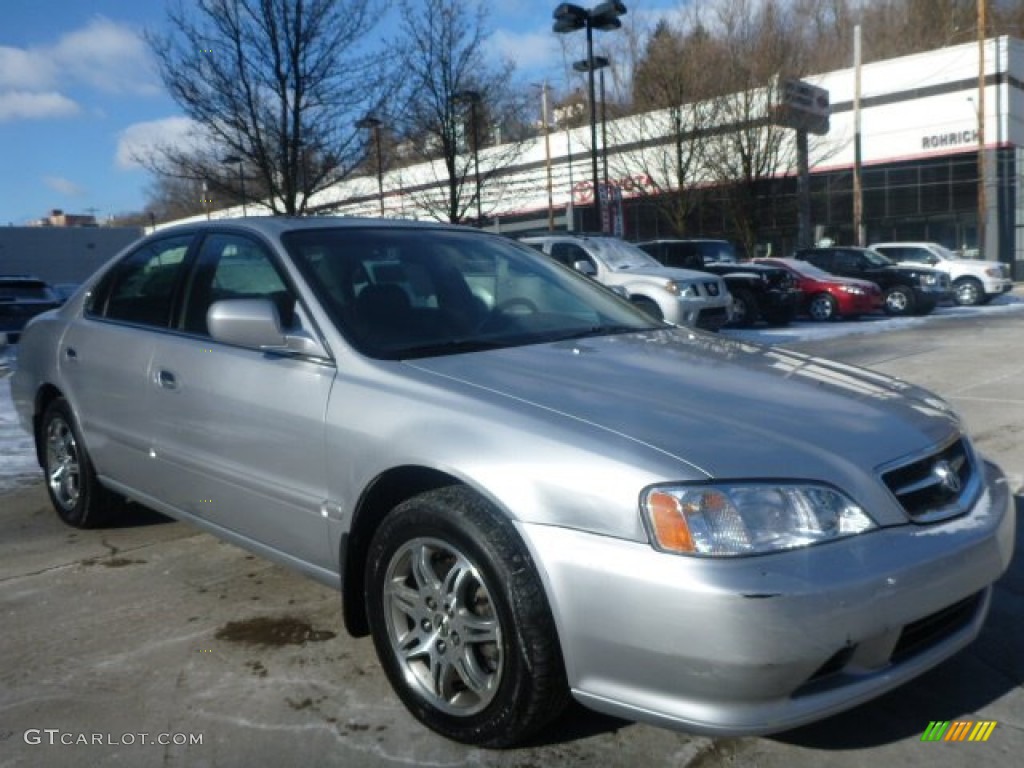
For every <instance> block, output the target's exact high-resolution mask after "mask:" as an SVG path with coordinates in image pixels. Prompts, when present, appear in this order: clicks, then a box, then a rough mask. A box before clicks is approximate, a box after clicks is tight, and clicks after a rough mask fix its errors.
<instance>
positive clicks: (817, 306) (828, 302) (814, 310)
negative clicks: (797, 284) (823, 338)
mask: <svg viewBox="0 0 1024 768" xmlns="http://www.w3.org/2000/svg"><path fill="white" fill-rule="evenodd" d="M807 314H809V315H810V316H811V319H812V320H835V319H836V318H837V317H838V316H839V302H837V301H836V300H835V299H834V298H832V297H831V296H830V295H829V294H827V293H819V294H816V295H814V296H812V297H811V300H810V302H809V303H808V304H807Z"/></svg>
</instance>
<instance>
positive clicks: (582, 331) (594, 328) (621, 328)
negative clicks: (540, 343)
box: [545, 325, 658, 341]
mask: <svg viewBox="0 0 1024 768" xmlns="http://www.w3.org/2000/svg"><path fill="white" fill-rule="evenodd" d="M657 328H658V326H655V325H652V326H650V327H647V328H643V327H641V328H637V327H635V326H632V325H591V326H589V327H587V328H577V329H575V330H572V331H566V332H563V333H553V334H551V335H550V336H548V337H547V338H546V339H545V341H569V340H571V339H586V338H590V337H593V336H613V335H615V334H620V333H641V332H643V331H653V330H657Z"/></svg>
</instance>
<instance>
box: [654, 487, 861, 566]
mask: <svg viewBox="0 0 1024 768" xmlns="http://www.w3.org/2000/svg"><path fill="white" fill-rule="evenodd" d="M640 501H641V503H640V508H641V511H642V514H643V517H644V522H645V524H646V525H647V530H648V533H649V534H650V535H651V538H652V539H653V541H654V546H655V547H656V548H657V549H660V550H662V551H665V552H675V553H678V554H689V555H704V556H708V557H733V556H737V555H759V554H764V553H766V552H777V551H780V550H786V549H795V548H797V547H806V546H809V545H811V544H819V543H822V542H826V541H835V540H837V539H842V538H846V537H847V536H856V535H857V534H860V533H864V532H865V531H869V530H871V529H872V528H875V527H876V525H875V523H874V521H872V520H871V518H870V517H868V516H867V514H866V513H865V512H864V510H862V509H861V508H860V507H858V506H857V505H856V504H855V503H854V502H853V501H851V500H850V499H849V498H848V497H847V496H845V495H844V494H842V493H840V492H839V491H837V490H835V489H832V488H829V487H827V486H824V485H815V484H810V483H799V482H792V483H790V482H785V483H773V484H760V483H733V484H723V485H718V484H715V485H678V486H667V487H666V486H660V487H655V488H648V489H647V490H646V491H645V492H644V493H643V495H642V497H641V500H640Z"/></svg>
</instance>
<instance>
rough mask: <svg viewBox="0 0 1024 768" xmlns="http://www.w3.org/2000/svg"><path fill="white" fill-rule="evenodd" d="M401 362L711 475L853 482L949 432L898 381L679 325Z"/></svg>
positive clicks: (951, 421)
mask: <svg viewBox="0 0 1024 768" xmlns="http://www.w3.org/2000/svg"><path fill="white" fill-rule="evenodd" d="M407 365H410V366H413V367H415V368H417V369H419V370H421V371H425V372H430V373H433V374H437V375H441V376H444V377H447V378H448V379H450V380H452V381H450V382H449V383H448V384H446V386H447V387H451V386H453V385H454V384H455V382H462V383H463V384H466V385H470V386H471V387H474V388H482V389H483V390H486V391H488V392H489V393H490V394H491V395H499V396H504V397H507V398H513V399H515V400H516V401H517V402H518V403H519V404H522V405H525V406H527V407H529V406H534V407H536V408H538V409H543V411H545V412H546V413H548V414H550V416H549V421H552V422H554V421H557V419H558V415H559V414H560V415H561V416H563V417H567V418H569V419H574V420H580V421H584V422H587V423H589V424H591V425H594V426H595V427H597V428H598V430H599V431H598V432H597V433H596V434H597V435H599V434H600V430H607V431H610V432H612V433H615V434H617V435H620V436H625V437H627V438H629V439H631V440H635V441H637V442H639V443H643V444H645V445H647V446H649V447H651V448H654V449H656V450H657V451H659V452H662V453H663V454H669V455H670V456H672V457H675V458H677V459H678V460H679V461H682V462H685V463H686V464H688V465H690V467H691V468H692V469H695V470H699V471H700V472H701V473H703V474H705V475H706V476H708V477H716V478H742V477H747V478H749V477H803V478H822V479H824V478H837V476H838V475H842V476H844V477H845V478H846V479H849V478H850V477H852V476H853V475H856V477H858V478H861V479H862V478H863V472H865V471H873V470H874V469H876V468H877V467H879V466H880V465H882V464H885V463H888V462H891V461H893V460H895V459H899V458H902V457H905V456H908V455H911V454H917V453H920V452H922V451H924V450H928V449H932V448H934V447H935V445H936V444H937V443H941V442H944V441H946V440H948V439H950V437H951V436H952V435H953V434H955V433H956V432H957V431H958V422H957V418H956V416H955V415H954V414H953V413H952V412H951V411H950V410H949V408H948V406H946V404H945V403H944V402H943V401H942V400H941V399H939V398H937V397H936V396H934V395H931V394H930V393H929V392H927V391H925V390H922V389H920V388H918V387H915V386H913V385H910V384H907V383H905V382H902V381H899V380H897V379H893V378H890V377H887V376H883V375H881V374H877V373H873V372H870V371H866V370H863V369H859V368H855V367H853V366H848V365H844V364H841V363H835V362H831V361H826V360H823V359H820V358H814V357H810V356H807V355H802V354H799V353H795V352H789V351H785V350H781V349H777V348H770V347H762V346H759V345H754V344H748V343H743V342H738V341H733V340H729V339H726V338H723V337H720V336H717V335H714V334H705V333H700V332H688V331H686V330H682V329H680V330H678V331H676V330H667V331H653V332H647V333H633V334H625V335H613V336H603V337H597V338H588V339H585V340H579V341H569V342H557V343H551V344H542V345H533V346H525V347H516V348H510V349H504V350H495V351H488V352H482V353H473V354H465V355H452V356H447V357H437V358H428V359H419V360H415V361H409V362H408V363H407ZM497 428H498V429H500V427H497ZM837 470H838V475H837ZM851 473H853V474H851ZM858 473H859V474H858Z"/></svg>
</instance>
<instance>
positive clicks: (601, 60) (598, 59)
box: [572, 56, 611, 231]
mask: <svg viewBox="0 0 1024 768" xmlns="http://www.w3.org/2000/svg"><path fill="white" fill-rule="evenodd" d="M610 64H611V61H609V60H608V58H607V57H605V56H590V58H589V59H584V60H583V61H576V62H573V65H572V68H573V70H574V71H576V72H588V73H590V84H591V86H593V84H594V70H598V71H599V72H600V74H601V164H602V167H603V171H604V183H603V184H602V185H601V186H600V187H598V185H597V181H596V179H597V176H596V173H597V108H596V106H595V101H594V94H593V89H591V94H590V142H591V156H592V158H593V164H594V173H595V176H594V179H595V181H594V197H595V200H597V201H598V203H599V208H598V210H600V211H602V213H605V212H606V211H607V207H608V200H607V199H606V198H607V194H608V128H607V121H606V120H605V106H604V104H605V99H604V70H605V67H607V66H609V65H610ZM598 190H601V192H602V193H603V194H604V195H605V196H606V197H604V198H602V197H601V195H600V194H599V193H598ZM608 220H609V217H608V216H605V215H602V216H601V230H602V231H605V230H606V229H607V227H605V224H606V223H607V222H608Z"/></svg>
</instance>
